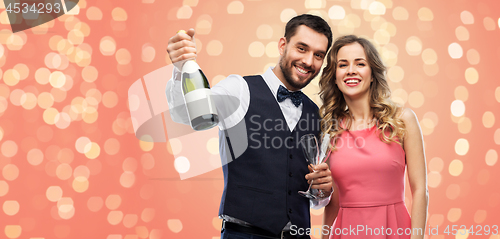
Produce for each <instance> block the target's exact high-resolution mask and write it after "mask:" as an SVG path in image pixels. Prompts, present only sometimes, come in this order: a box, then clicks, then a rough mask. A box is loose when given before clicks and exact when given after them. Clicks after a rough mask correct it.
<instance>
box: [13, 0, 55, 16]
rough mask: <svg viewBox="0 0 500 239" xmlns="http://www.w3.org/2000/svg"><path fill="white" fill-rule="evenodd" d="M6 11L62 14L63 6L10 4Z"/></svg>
mask: <svg viewBox="0 0 500 239" xmlns="http://www.w3.org/2000/svg"><path fill="white" fill-rule="evenodd" d="M5 11H7V13H16V14H17V13H21V12H22V13H34V14H36V13H39V14H42V13H60V12H61V4H60V3H53V4H52V3H33V4H28V3H18V2H16V3H9V5H7V7H6V9H5Z"/></svg>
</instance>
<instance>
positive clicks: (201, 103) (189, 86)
mask: <svg viewBox="0 0 500 239" xmlns="http://www.w3.org/2000/svg"><path fill="white" fill-rule="evenodd" d="M182 93H183V94H184V100H185V102H186V106H187V110H188V116H189V120H190V121H191V127H192V128H193V129H194V130H197V131H199V130H207V129H210V128H212V127H214V126H216V125H217V124H218V123H219V117H218V116H217V109H216V108H215V102H214V100H213V97H212V94H211V91H210V85H209V84H208V80H207V77H205V74H203V72H202V71H201V69H200V67H199V66H198V64H196V62H195V61H193V60H189V61H186V62H185V63H184V65H183V67H182Z"/></svg>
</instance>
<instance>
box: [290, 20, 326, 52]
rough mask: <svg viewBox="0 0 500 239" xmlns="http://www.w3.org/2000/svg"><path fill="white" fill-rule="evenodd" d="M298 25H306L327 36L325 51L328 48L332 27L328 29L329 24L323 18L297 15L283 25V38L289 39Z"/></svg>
mask: <svg viewBox="0 0 500 239" xmlns="http://www.w3.org/2000/svg"><path fill="white" fill-rule="evenodd" d="M300 25H304V26H307V27H309V28H311V29H313V30H314V31H316V32H318V33H321V34H323V35H325V36H326V38H328V47H327V48H326V51H328V49H330V46H331V45H332V38H333V37H332V35H333V34H332V29H330V26H329V25H328V23H327V22H326V21H325V20H324V19H323V18H321V17H318V16H315V15H310V14H302V15H298V16H295V17H293V18H292V19H290V21H288V23H287V24H286V27H285V38H286V41H287V42H288V41H290V38H292V37H293V36H294V35H295V33H296V32H297V28H298V27H299V26H300Z"/></svg>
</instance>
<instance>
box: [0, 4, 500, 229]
mask: <svg viewBox="0 0 500 239" xmlns="http://www.w3.org/2000/svg"><path fill="white" fill-rule="evenodd" d="M0 5H1V4H0ZM0 7H3V6H0ZM307 12H310V13H314V14H319V15H321V16H323V17H324V18H325V19H327V21H328V22H329V23H330V25H331V27H332V30H333V32H334V36H335V37H338V36H340V35H344V34H351V33H353V34H357V35H362V36H365V37H367V38H369V39H371V40H372V41H373V42H374V43H375V44H376V45H377V47H378V48H379V51H380V52H381V54H382V56H383V59H384V61H385V63H386V65H387V66H388V67H389V71H388V79H389V81H390V85H391V88H392V90H393V99H394V100H396V101H398V102H400V103H402V104H404V105H405V106H406V107H409V108H411V109H413V110H414V111H415V113H416V114H417V116H418V118H419V120H420V124H421V127H422V131H423V134H424V140H425V145H426V156H427V166H428V182H429V193H430V205H429V220H428V223H427V224H428V225H430V227H432V228H435V227H437V226H439V235H433V236H427V238H433V239H435V238H438V239H439V238H467V235H464V236H456V237H455V236H452V235H451V232H452V231H451V226H452V225H457V227H456V228H460V226H461V225H464V227H466V228H467V229H469V228H470V227H471V226H475V225H482V226H483V231H481V233H482V234H485V233H486V232H485V230H484V226H485V225H489V226H490V227H492V226H493V225H497V227H498V226H499V224H500V216H499V214H498V212H499V208H500V207H499V204H500V190H499V189H500V187H499V183H498V182H499V181H500V174H499V172H500V170H499V167H500V165H499V164H500V163H498V153H499V151H500V150H499V149H500V147H499V145H500V124H499V121H500V111H499V108H500V82H499V80H498V77H499V75H500V74H499V73H500V70H499V67H498V62H499V60H500V46H499V44H498V42H499V40H500V29H499V25H500V20H499V17H500V6H499V3H498V2H497V1H496V0H488V1H486V0H476V1H465V0H450V1H436V0H433V1H431V0H418V1H417V0H405V1H396V0H379V1H373V0H353V1H345V0H343V1H333V0H300V1H277V0H273V1H268V0H266V1H264V0H262V1H258V0H257V1H251V0H241V1H232V0H217V1H216V0H184V1H180V0H168V1H165V0H142V1H141V0H135V1H111V0H80V2H79V4H78V8H76V9H74V11H72V12H71V13H69V14H66V15H64V16H62V17H60V18H57V19H56V20H54V21H51V22H49V23H46V24H44V25H41V26H39V27H36V28H34V29H30V30H26V31H24V32H19V33H16V34H12V32H11V30H10V25H9V22H8V18H7V14H6V12H5V9H1V10H0V23H1V24H0V27H1V30H0V43H1V45H0V78H1V83H0V169H1V174H0V205H1V206H2V208H0V238H46V239H48V238H61V239H63V238H107V239H132V238H152V239H157V238H218V237H219V236H220V226H221V221H220V219H218V218H217V212H218V206H219V201H220V196H221V193H222V189H223V181H222V175H221V171H220V169H217V170H214V171H212V172H209V173H206V174H203V175H200V176H196V177H191V178H189V179H186V180H180V175H179V173H178V172H177V171H176V168H177V170H179V167H180V168H181V169H182V167H181V166H182V164H181V166H179V165H177V167H174V156H173V155H176V154H177V153H176V150H180V149H184V150H200V153H199V154H198V156H199V157H200V158H207V159H208V158H210V159H211V160H212V161H213V158H214V157H215V161H217V157H216V156H217V141H216V140H215V141H214V140H213V139H212V138H210V137H209V138H208V139H205V138H202V139H199V140H197V141H182V140H175V141H171V142H170V143H169V144H167V143H164V142H163V143H162V142H157V143H152V142H147V140H146V141H140V140H138V139H137V138H136V137H135V134H134V125H133V122H132V119H131V113H130V110H131V109H132V108H134V109H135V107H137V105H135V104H134V103H133V102H135V101H133V100H132V101H130V104H129V100H130V99H129V98H128V90H129V88H130V87H131V86H132V84H134V83H135V82H137V81H138V82H144V79H145V78H144V79H143V78H142V77H143V76H144V75H147V74H148V73H150V72H153V71H155V70H156V69H159V68H161V67H164V66H165V65H167V64H170V62H169V59H168V56H167V54H166V50H165V49H166V45H167V41H168V39H169V38H170V37H171V36H173V34H175V33H176V32H177V31H178V30H180V29H187V28H190V27H193V28H195V29H196V31H197V34H196V39H197V44H198V49H199V58H198V63H199V64H200V65H201V66H202V68H203V70H204V72H205V74H206V75H207V76H208V77H209V78H210V80H211V84H212V85H214V84H216V83H217V82H218V81H220V80H221V79H223V78H224V77H225V76H228V75H229V74H233V73H237V74H240V75H247V74H258V73H262V72H264V70H265V69H267V67H269V66H273V65H274V64H275V63H276V62H277V60H278V52H277V49H276V47H277V41H278V39H279V38H280V37H281V36H282V35H283V29H284V25H285V22H286V21H288V19H290V18H291V17H292V16H294V15H296V14H301V13H307ZM168 78H169V76H168V75H165V76H164V77H158V78H157V80H158V81H160V83H159V84H164V83H165V82H166V80H167V79H168ZM143 84H145V83H143ZM161 90H162V89H160V91H161ZM304 91H305V92H306V93H307V94H308V95H309V96H310V97H312V98H313V99H315V101H316V103H318V104H320V103H321V102H320V100H319V98H318V96H317V92H318V86H317V80H315V81H313V82H312V83H311V84H310V85H309V86H308V87H307V88H306V89H305V90H304ZM146 95H147V94H146ZM149 96H150V95H149ZM149 96H145V97H146V98H147V97H149ZM156 103H158V102H156ZM161 103H162V102H160V104H161ZM164 103H165V104H166V102H164ZM129 107H130V109H129ZM135 110H136V109H135ZM161 115H163V117H169V116H168V114H161ZM166 128H167V129H166V130H167V131H168V128H169V126H168V125H167V127H166ZM158 130H159V132H161V133H165V129H164V128H163V127H159V128H158ZM215 137H216V136H215ZM202 151H203V152H202ZM375 180H376V179H375ZM407 191H409V190H407ZM410 198H411V196H410V194H409V193H408V192H407V200H406V203H407V206H408V207H409V206H410V205H411V199H410ZM311 216H312V224H313V227H320V225H321V218H322V210H319V211H312V212H311ZM447 226H450V235H446V233H445V231H444V230H445V228H446V227H447ZM473 229H474V233H476V232H477V230H478V229H479V227H474V228H473ZM461 232H462V233H464V234H465V233H466V231H461ZM490 233H491V232H490ZM426 234H428V232H426ZM468 236H469V237H470V238H490V239H493V238H495V239H498V238H500V237H499V236H489V235H488V236H485V235H483V236H477V235H475V234H474V235H472V234H469V235H468ZM317 237H318V235H314V236H313V238H317Z"/></svg>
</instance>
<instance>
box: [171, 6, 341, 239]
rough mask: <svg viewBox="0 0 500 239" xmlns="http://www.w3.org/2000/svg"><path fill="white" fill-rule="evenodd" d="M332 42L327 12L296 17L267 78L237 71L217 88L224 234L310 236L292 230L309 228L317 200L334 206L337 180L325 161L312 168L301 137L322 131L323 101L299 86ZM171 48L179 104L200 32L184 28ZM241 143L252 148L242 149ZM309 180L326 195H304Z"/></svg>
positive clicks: (174, 101)
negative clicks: (320, 103) (183, 72)
mask: <svg viewBox="0 0 500 239" xmlns="http://www.w3.org/2000/svg"><path fill="white" fill-rule="evenodd" d="M331 44H332V32H331V29H330V27H329V26H328V24H327V23H326V22H325V21H324V20H323V19H322V18H320V17H317V16H313V15H307V14H304V15H300V16H296V17H294V18H292V19H291V20H290V21H289V22H288V23H287V25H286V28H285V36H284V37H282V38H281V39H280V40H279V43H278V48H279V52H280V58H279V62H278V64H277V65H276V66H275V67H274V68H273V67H270V68H269V69H268V70H267V71H266V72H265V73H264V74H263V75H260V76H246V77H241V76H239V75H231V76H229V77H227V78H226V79H225V80H223V81H221V82H220V83H219V84H217V85H215V86H214V87H213V88H212V89H211V92H212V95H213V96H214V97H215V103H216V107H217V111H218V115H219V118H220V119H221V120H220V123H219V137H220V142H221V143H220V155H221V160H222V162H223V172H224V192H223V195H222V200H221V205H220V210H219V216H220V217H221V218H223V228H222V235H221V238H222V239H224V238H233V237H236V236H240V237H238V238H303V237H305V238H309V236H307V235H306V236H301V235H291V234H292V232H293V231H302V232H304V231H305V230H306V229H307V228H309V227H310V212H309V204H310V203H311V205H312V206H313V207H317V208H320V207H323V206H325V205H326V204H328V202H329V200H330V199H329V196H328V195H331V192H332V178H331V173H330V170H329V167H328V165H327V164H325V163H323V164H320V165H318V166H316V167H314V171H316V172H312V173H309V174H308V172H309V170H308V164H307V162H306V160H305V158H304V155H303V153H302V148H301V147H300V144H298V141H299V140H300V138H301V136H303V135H305V134H315V135H316V136H319V132H320V128H319V116H318V107H317V106H316V105H315V104H314V103H313V101H311V100H310V99H309V98H308V97H307V96H305V95H304V94H303V93H302V92H301V91H300V90H301V89H302V88H303V87H305V86H306V85H307V84H309V82H311V80H312V79H313V78H314V77H315V76H316V75H317V74H318V73H319V72H320V69H321V66H322V65H323V60H324V58H325V56H326V53H327V51H328V49H329V48H330V46H331ZM167 51H168V53H169V56H170V59H171V60H172V62H173V63H174V66H175V68H176V69H175V70H174V73H173V77H172V79H171V80H170V81H169V82H168V84H167V90H166V91H167V99H168V102H169V105H170V106H171V107H170V108H171V109H172V108H173V107H172V106H175V105H179V102H182V93H181V86H180V85H181V83H180V72H179V69H180V68H181V65H182V63H183V62H184V61H185V60H187V59H194V58H196V46H195V43H194V30H193V29H191V30H189V31H188V32H187V33H185V32H179V33H177V34H176V35H175V36H174V37H172V38H171V39H170V40H169V42H168V47H167ZM227 99H235V100H227ZM232 105H236V107H232ZM171 113H172V118H173V119H174V121H176V122H182V123H185V124H189V120H188V118H187V114H186V113H185V112H180V113H178V112H174V111H171ZM241 142H245V144H243V143H241ZM241 145H245V146H247V145H248V147H245V148H244V149H243V150H241V149H239V146H241ZM306 174H307V175H306ZM304 177H305V178H304ZM307 180H312V183H313V186H312V188H314V189H318V190H321V193H322V194H323V195H326V196H324V197H323V198H320V199H315V200H312V199H311V202H309V200H308V199H307V198H305V197H302V196H301V195H299V194H298V191H305V190H306V189H307V187H308V186H309V184H308V181H307ZM291 229H292V230H291ZM297 229H299V230H297ZM300 229H302V230H300ZM252 235H253V236H254V237H250V236H252Z"/></svg>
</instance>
